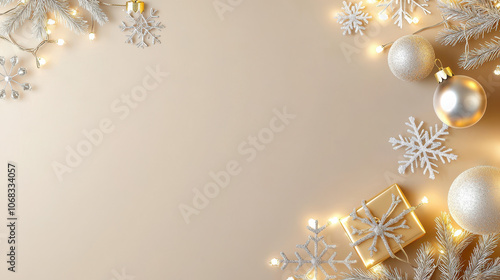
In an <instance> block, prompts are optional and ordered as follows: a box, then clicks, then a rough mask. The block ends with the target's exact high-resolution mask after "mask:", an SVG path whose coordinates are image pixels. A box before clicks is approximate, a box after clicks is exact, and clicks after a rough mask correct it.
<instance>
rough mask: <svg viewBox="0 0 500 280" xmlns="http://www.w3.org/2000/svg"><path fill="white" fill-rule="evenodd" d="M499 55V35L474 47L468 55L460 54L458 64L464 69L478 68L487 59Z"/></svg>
mask: <svg viewBox="0 0 500 280" xmlns="http://www.w3.org/2000/svg"><path fill="white" fill-rule="evenodd" d="M499 57H500V37H497V36H495V38H494V39H492V40H491V41H490V42H486V43H485V44H480V46H479V48H475V49H473V50H471V51H470V52H469V54H468V55H465V53H464V54H462V55H461V56H460V59H459V63H458V65H459V66H460V67H462V68H464V69H466V70H470V69H476V68H479V67H480V66H481V65H483V64H484V63H486V62H488V61H492V60H495V59H497V58H499Z"/></svg>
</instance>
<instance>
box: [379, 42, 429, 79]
mask: <svg viewBox="0 0 500 280" xmlns="http://www.w3.org/2000/svg"><path fill="white" fill-rule="evenodd" d="M387 59H388V63H389V68H390V69H391V72H392V74H394V76H396V77H397V78H398V79H400V80H403V81H409V82H413V81H418V80H422V79H424V78H425V77H427V76H429V74H430V73H431V71H432V68H434V59H435V54H434V49H433V48H432V45H431V43H429V41H427V40H426V39H425V38H424V37H422V36H419V35H406V36H403V37H401V38H399V39H398V40H396V41H395V42H394V43H393V44H392V46H391V48H390V50H389V54H388V58H387Z"/></svg>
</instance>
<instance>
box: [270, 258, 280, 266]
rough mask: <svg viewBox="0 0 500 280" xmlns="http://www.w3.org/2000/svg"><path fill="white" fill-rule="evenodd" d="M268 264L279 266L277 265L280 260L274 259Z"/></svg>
mask: <svg viewBox="0 0 500 280" xmlns="http://www.w3.org/2000/svg"><path fill="white" fill-rule="evenodd" d="M269 264H270V265H271V266H279V265H280V260H278V259H276V258H274V259H272V260H271V261H270V262H269Z"/></svg>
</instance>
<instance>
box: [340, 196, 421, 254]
mask: <svg viewBox="0 0 500 280" xmlns="http://www.w3.org/2000/svg"><path fill="white" fill-rule="evenodd" d="M401 202H402V200H401V197H399V196H396V195H394V194H392V203H391V206H389V209H388V210H387V212H386V213H385V214H384V215H383V216H382V218H380V219H379V218H376V217H374V216H373V214H372V212H371V211H370V209H368V207H367V206H366V201H362V202H361V205H362V206H363V210H364V211H365V214H366V217H367V218H360V217H359V216H358V214H357V212H356V209H354V210H353V211H352V213H351V215H350V216H351V218H352V219H353V220H359V221H360V222H362V223H364V224H366V225H368V228H366V229H362V230H360V229H357V228H355V227H351V228H352V234H353V235H363V234H366V235H365V236H363V237H362V238H361V239H359V240H358V241H356V242H354V243H351V246H353V247H355V246H358V245H359V244H361V243H363V242H365V241H367V240H369V239H373V241H372V245H371V246H370V248H369V249H368V250H369V251H370V256H371V257H373V253H375V252H377V250H378V249H377V241H378V239H379V238H380V240H382V243H384V246H385V248H386V249H387V252H388V253H389V255H390V256H391V257H392V258H396V256H395V255H394V252H393V251H392V250H391V247H390V246H389V242H388V241H387V239H388V238H390V239H393V240H394V241H395V242H396V243H398V244H403V243H404V241H403V240H402V239H401V238H402V237H403V235H396V234H395V233H394V231H396V230H398V229H409V228H410V227H409V226H408V225H407V224H406V220H403V218H404V217H405V216H406V215H407V214H409V213H410V212H412V211H414V210H415V209H414V208H407V209H405V210H404V211H403V212H401V213H400V214H398V215H397V216H396V217H394V218H392V219H389V217H390V216H391V214H392V212H393V211H394V209H396V207H397V206H398V204H399V203H401ZM401 220H403V221H402V222H401V223H400V224H399V225H396V224H397V223H399V221H401Z"/></svg>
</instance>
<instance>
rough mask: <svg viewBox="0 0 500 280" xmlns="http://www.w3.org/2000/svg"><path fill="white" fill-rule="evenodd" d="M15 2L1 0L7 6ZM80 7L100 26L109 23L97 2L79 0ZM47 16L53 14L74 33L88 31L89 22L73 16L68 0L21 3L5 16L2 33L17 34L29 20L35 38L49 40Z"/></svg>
mask: <svg viewBox="0 0 500 280" xmlns="http://www.w3.org/2000/svg"><path fill="white" fill-rule="evenodd" d="M11 2H13V1H11V0H0V4H2V5H5V4H9V3H11ZM78 3H79V5H80V7H82V8H83V9H84V10H86V11H88V12H89V14H90V16H91V18H92V20H95V21H97V23H99V24H101V25H102V24H105V23H106V22H108V21H109V19H108V17H107V16H106V14H105V13H104V12H103V11H102V9H101V7H100V2H99V1H97V0H78ZM47 14H53V15H54V16H55V17H56V19H57V20H58V21H60V22H61V23H63V24H64V25H65V26H66V27H68V28H69V29H70V30H72V31H73V32H75V33H77V34H80V33H83V32H86V31H87V28H88V26H87V22H86V21H85V20H84V19H83V18H82V17H80V16H73V15H72V13H71V10H70V7H69V2H68V1H66V0H28V1H27V2H26V3H19V4H18V5H17V6H16V7H15V8H14V9H13V10H12V11H11V12H10V13H8V14H6V15H5V17H6V18H5V20H4V21H3V22H2V23H0V32H1V33H2V34H9V33H13V32H15V31H16V30H17V29H18V28H19V27H20V26H21V25H23V24H24V23H25V22H26V21H27V20H29V19H31V21H32V31H33V37H36V38H38V39H46V38H47V18H48V17H47Z"/></svg>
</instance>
